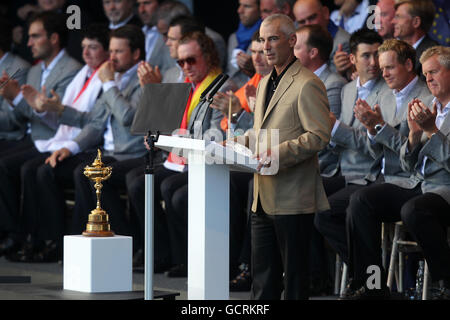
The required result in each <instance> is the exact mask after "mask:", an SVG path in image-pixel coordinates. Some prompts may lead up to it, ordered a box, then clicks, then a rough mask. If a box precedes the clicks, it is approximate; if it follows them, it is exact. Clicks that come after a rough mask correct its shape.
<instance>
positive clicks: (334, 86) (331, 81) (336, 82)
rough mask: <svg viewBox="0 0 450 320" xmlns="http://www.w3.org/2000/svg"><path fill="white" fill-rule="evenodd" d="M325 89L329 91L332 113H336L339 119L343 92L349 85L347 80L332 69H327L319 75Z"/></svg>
mask: <svg viewBox="0 0 450 320" xmlns="http://www.w3.org/2000/svg"><path fill="white" fill-rule="evenodd" d="M319 79H320V80H322V82H323V84H324V85H325V88H326V89H327V97H328V103H329V104H330V111H331V112H333V113H334V115H335V116H336V118H337V119H339V117H340V115H341V105H342V103H341V92H342V88H343V87H344V85H346V84H347V82H348V81H347V79H345V78H344V77H342V76H341V75H340V74H338V73H336V72H333V71H331V69H330V67H327V68H325V70H323V71H322V73H321V74H320V75H319Z"/></svg>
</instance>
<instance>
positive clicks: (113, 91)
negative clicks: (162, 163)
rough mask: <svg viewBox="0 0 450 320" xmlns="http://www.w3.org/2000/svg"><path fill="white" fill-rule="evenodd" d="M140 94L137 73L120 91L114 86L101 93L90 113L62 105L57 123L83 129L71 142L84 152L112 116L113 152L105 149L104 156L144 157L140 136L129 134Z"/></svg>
mask: <svg viewBox="0 0 450 320" xmlns="http://www.w3.org/2000/svg"><path fill="white" fill-rule="evenodd" d="M140 95H141V87H140V85H139V79H138V76H137V73H136V74H134V75H133V76H132V78H131V79H130V81H129V83H128V85H127V86H126V87H125V88H124V89H123V90H122V91H119V89H118V88H117V87H113V88H110V89H109V90H108V91H106V92H103V94H102V95H101V96H100V98H99V99H98V100H97V102H96V103H95V105H94V107H93V108H92V110H91V111H90V112H89V113H86V112H79V111H78V110H76V109H74V108H71V107H66V108H64V111H63V113H62V115H61V118H60V123H61V124H66V125H69V126H75V127H80V128H83V129H82V130H81V132H80V133H79V134H78V136H77V137H76V138H75V139H74V141H75V142H76V143H77V144H78V146H79V147H80V151H86V150H89V149H91V148H94V147H97V146H98V145H100V144H101V142H102V140H103V135H104V133H105V130H106V127H107V124H108V119H109V118H110V117H111V128H112V133H113V139H114V151H113V152H109V151H105V152H104V155H108V156H112V157H114V158H116V159H117V160H125V159H129V158H136V157H140V156H143V155H144V154H145V152H146V149H145V146H144V144H143V141H142V137H141V136H133V135H131V133H130V128H131V124H132V122H133V118H134V115H135V113H136V109H137V106H138V103H139V99H140Z"/></svg>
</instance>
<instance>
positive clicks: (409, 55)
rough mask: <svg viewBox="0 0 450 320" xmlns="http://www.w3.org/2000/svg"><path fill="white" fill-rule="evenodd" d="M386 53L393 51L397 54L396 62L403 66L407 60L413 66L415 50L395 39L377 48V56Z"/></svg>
mask: <svg viewBox="0 0 450 320" xmlns="http://www.w3.org/2000/svg"><path fill="white" fill-rule="evenodd" d="M386 51H394V52H395V53H397V61H398V62H399V63H401V64H405V63H406V60H408V59H410V60H411V62H412V65H413V66H414V65H415V63H416V50H414V48H413V47H412V46H411V45H410V44H409V43H407V42H405V41H402V40H397V39H388V40H385V41H384V42H383V43H382V44H381V46H379V47H378V55H380V54H381V53H383V52H386Z"/></svg>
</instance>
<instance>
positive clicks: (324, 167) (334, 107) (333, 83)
mask: <svg viewBox="0 0 450 320" xmlns="http://www.w3.org/2000/svg"><path fill="white" fill-rule="evenodd" d="M319 79H320V80H322V82H323V84H324V85H325V88H326V89H327V97H328V103H329V105H330V111H331V112H333V113H334V115H335V116H336V118H337V119H338V118H339V116H340V115H341V105H342V103H341V92H342V88H343V87H344V85H345V84H347V80H346V79H345V78H344V77H342V76H341V75H340V74H338V73H336V72H332V71H331V69H330V68H329V67H327V68H325V70H323V71H322V73H321V74H320V75H319ZM338 162H339V156H338V154H337V153H334V152H332V151H331V150H329V149H327V148H326V149H324V150H322V151H320V152H319V165H320V172H321V175H322V176H324V177H327V176H329V175H330V174H331V173H332V172H333V170H334V169H335V168H336V166H337V163H338Z"/></svg>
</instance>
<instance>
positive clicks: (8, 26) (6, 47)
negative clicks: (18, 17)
mask: <svg viewBox="0 0 450 320" xmlns="http://www.w3.org/2000/svg"><path fill="white" fill-rule="evenodd" d="M12 29H13V27H12V23H11V22H10V21H8V20H6V19H0V30H1V31H2V32H1V33H0V50H2V51H3V52H7V51H10V50H11V43H12Z"/></svg>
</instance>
